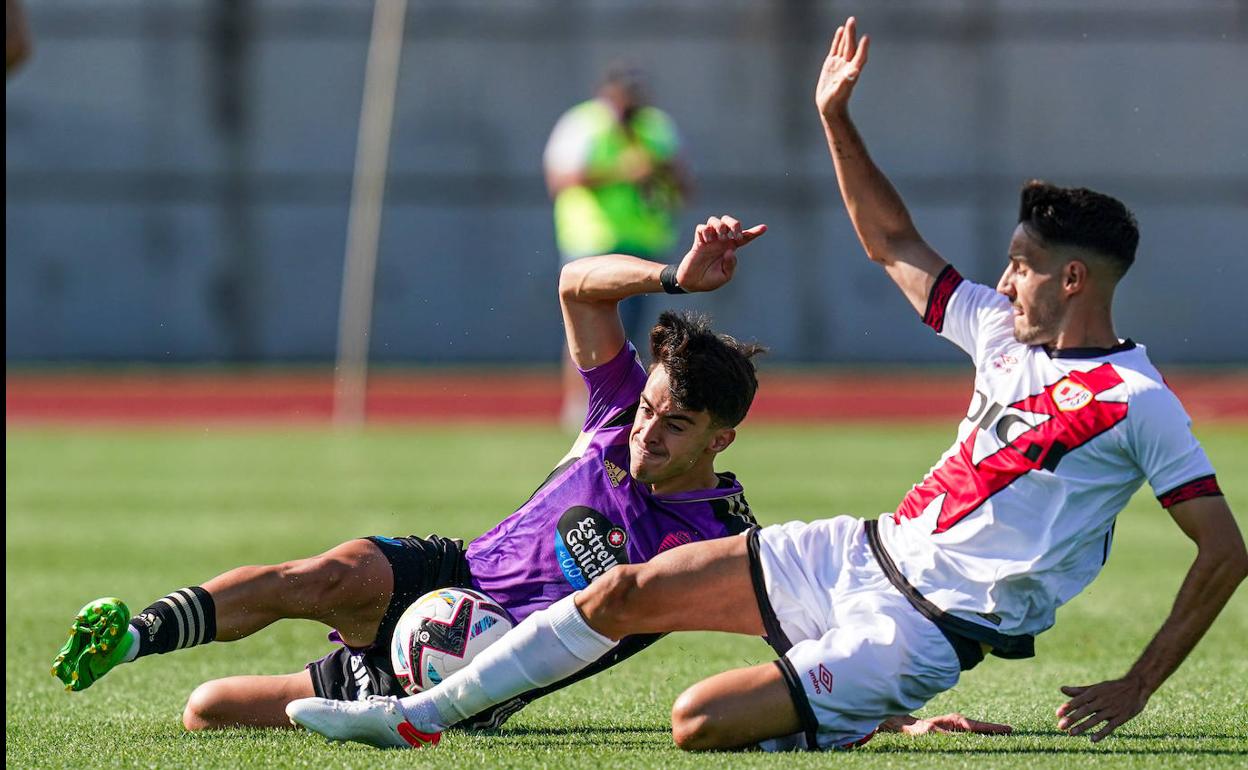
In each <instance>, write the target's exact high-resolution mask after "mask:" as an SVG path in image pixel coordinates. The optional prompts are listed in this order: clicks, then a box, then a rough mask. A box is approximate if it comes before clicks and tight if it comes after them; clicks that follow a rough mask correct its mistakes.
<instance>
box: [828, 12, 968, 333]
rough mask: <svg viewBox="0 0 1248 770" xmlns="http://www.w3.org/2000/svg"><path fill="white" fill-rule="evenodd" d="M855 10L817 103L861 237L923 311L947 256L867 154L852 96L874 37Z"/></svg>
mask: <svg viewBox="0 0 1248 770" xmlns="http://www.w3.org/2000/svg"><path fill="white" fill-rule="evenodd" d="M856 24H857V22H856V21H855V20H854V18H853V17H852V16H851V17H850V18H849V20H848V21H847V22H845V26H843V27H838V28H837V30H836V35H835V36H834V37H833V38H832V49H831V50H830V51H829V52H828V57H827V59H825V60H824V62H823V69H822V70H821V71H820V73H819V84H818V85H817V86H816V87H815V104H816V106H818V108H819V115H820V116H821V117H822V118H823V131H824V134H825V135H826V136H827V140H828V150H829V151H830V152H831V153H832V162H833V163H834V164H835V165H836V179H837V182H839V183H840V186H841V196H842V197H843V198H844V199H845V208H846V209H847V210H848V211H849V218H850V221H852V222H853V223H854V230H855V231H857V233H858V240H860V241H862V246H863V248H864V249H866V251H867V256H868V257H869V258H870V259H871V261H872V262H876V263H878V264H880V265H882V266H883V267H884V270H885V272H887V273H888V277H889V278H892V279H893V282H894V283H896V284H897V286H898V288H900V289H901V292H902V294H904V295H905V296H906V299H908V300H909V301H910V304H911V305H912V306H913V307H914V309H915V310H916V311H918V313H919V315H922V314H923V312H924V310H925V309H926V308H927V295H928V293H929V292H930V291H931V288H932V284H934V283H935V281H936V277H937V276H938V275H940V271H941V270H943V269H944V267H945V264H946V262H945V260H943V259H941V257H940V255H939V254H937V253H936V252H935V251H933V250H932V248H931V247H930V246H928V245H927V243H926V242H925V241H924V240H923V238H922V236H920V235H919V231H918V230H916V229H915V227H914V222H913V221H911V219H910V212H908V211H907V210H906V204H905V203H903V202H902V200H901V196H900V195H898V194H897V191H896V190H895V189H893V185H892V184H891V183H890V182H889V181H888V178H887V177H885V176H884V174H883V172H881V171H880V169H879V168H878V167H877V166H876V165H875V163H874V162H873V161H872V160H871V156H870V155H868V154H867V148H866V145H864V144H863V142H862V137H861V136H859V135H858V129H857V128H856V127H855V126H854V123H853V121H852V120H850V117H849V97H850V95H851V94H852V93H853V90H854V86H855V85H856V84H857V82H858V77H859V75H861V74H862V68H863V67H864V66H865V65H866V63H867V49H868V48H869V47H870V44H871V39H870V38H869V37H867V36H865V35H864V36H863V38H862V41H861V42H859V41H858V39H857V26H856Z"/></svg>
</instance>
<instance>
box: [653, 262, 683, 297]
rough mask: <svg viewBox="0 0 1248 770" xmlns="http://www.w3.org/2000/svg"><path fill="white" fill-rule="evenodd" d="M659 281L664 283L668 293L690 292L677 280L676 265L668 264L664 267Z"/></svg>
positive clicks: (664, 288)
mask: <svg viewBox="0 0 1248 770" xmlns="http://www.w3.org/2000/svg"><path fill="white" fill-rule="evenodd" d="M659 283H661V284H663V291H665V292H666V293H668V294H688V293H689V292H687V291H685V290H684V289H682V288H681V287H680V284H679V283H677V282H676V266H675V265H668V266H667V267H665V268H663V272H661V273H659Z"/></svg>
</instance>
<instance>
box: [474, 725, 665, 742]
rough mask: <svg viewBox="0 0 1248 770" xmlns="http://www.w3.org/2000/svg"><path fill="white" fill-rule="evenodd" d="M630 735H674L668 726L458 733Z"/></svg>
mask: <svg viewBox="0 0 1248 770" xmlns="http://www.w3.org/2000/svg"><path fill="white" fill-rule="evenodd" d="M629 733H637V734H640V735H664V736H668V735H671V734H672V728H670V727H666V726H651V727H625V726H623V725H616V726H612V725H605V726H594V727H585V726H568V727H520V726H517V727H506V728H503V729H502V730H478V731H476V732H472V733H469V732H456V733H453V734H457V735H488V736H490V737H494V738H515V737H526V738H527V737H537V738H550V737H554V736H571V737H574V738H585V739H587V740H592V739H593V737H594V736H595V735H627V734H629Z"/></svg>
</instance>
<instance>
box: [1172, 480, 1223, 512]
mask: <svg viewBox="0 0 1248 770" xmlns="http://www.w3.org/2000/svg"><path fill="white" fill-rule="evenodd" d="M1221 496H1222V488H1221V487H1219V486H1218V478H1217V476H1215V475H1213V474H1212V473H1210V474H1209V475H1208V476H1201V477H1200V478H1198V479H1192V480H1191V481H1189V482H1187V483H1186V484H1180V485H1179V486H1177V487H1175V488H1174V489H1172V490H1170V491H1169V492H1167V493H1165V494H1164V495H1157V502H1159V503H1161V507H1162V508H1169V507H1170V506H1172V505H1178V504H1179V503H1185V502H1187V501H1188V500H1195V499H1196V498H1198V497H1221Z"/></svg>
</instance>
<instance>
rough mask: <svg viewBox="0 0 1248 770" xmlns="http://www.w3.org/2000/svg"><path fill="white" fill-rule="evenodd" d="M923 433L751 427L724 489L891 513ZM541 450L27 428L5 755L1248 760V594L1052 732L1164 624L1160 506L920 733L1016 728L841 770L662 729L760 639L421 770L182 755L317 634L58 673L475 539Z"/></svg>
mask: <svg viewBox="0 0 1248 770" xmlns="http://www.w3.org/2000/svg"><path fill="white" fill-rule="evenodd" d="M951 429H952V426H938V427H935V428H927V427H917V428H899V427H861V426H858V427H846V426H840V427H819V428H791V429H786V428H772V427H751V426H748V425H747V426H746V427H745V428H744V429H743V431H742V436H741V441H739V443H738V445H737V446H735V447H734V448H733V449H732V450H730V452H729V454H728V456H727V457H726V458H725V462H723V463H722V466H723V467H724V468H730V469H733V470H736V471H737V472H738V473H739V474H740V475H741V477H742V479H743V480H744V482H745V484H746V489H747V495H748V497H749V499H750V501H751V503H752V504H753V507H754V509H755V511H756V513H757V514H758V515H759V518H760V520H761V521H763V522H764V523H774V522H779V521H785V520H789V519H811V518H817V517H826V516H830V515H835V514H841V513H852V514H857V515H874V514H875V513H878V512H879V511H884V510H891V509H892V508H893V507H894V505H895V504H896V501H897V500H898V499H899V498H900V496H901V495H902V494H903V493H904V491H905V490H906V489H907V488H908V486H909V485H910V484H911V483H913V482H914V481H915V480H917V479H918V478H919V476H920V475H921V474H922V472H923V471H924V470H926V468H927V467H928V465H929V464H930V463H931V462H932V461H933V460H934V459H935V458H936V457H937V456H938V454H939V453H940V451H942V450H943V449H944V448H945V446H946V444H947V442H948V441H949V440H950V439H951V438H952V433H951V432H950V431H951ZM1201 438H1202V440H1203V441H1204V443H1205V446H1206V448H1207V450H1208V451H1209V454H1210V455H1211V456H1212V458H1213V460H1214V463H1215V465H1216V466H1217V467H1218V470H1219V478H1220V480H1221V483H1222V485H1223V487H1224V489H1225V490H1226V491H1227V493H1228V495H1229V498H1230V502H1231V505H1232V508H1234V509H1235V510H1237V512H1238V514H1239V516H1240V522H1241V527H1244V521H1245V519H1244V514H1245V513H1248V428H1243V427H1240V428H1224V429H1216V430H1215V429H1210V428H1207V427H1206V428H1205V429H1203V430H1202V431H1201ZM566 443H567V442H566V440H565V439H564V438H562V437H561V436H560V435H559V434H557V433H555V432H553V431H546V430H532V429H523V428H516V429H509V430H506V431H502V432H485V431H483V430H481V429H473V428H463V429H461V428H454V429H452V428H446V429H422V430H390V429H386V430H380V429H379V430H372V431H369V432H366V433H363V434H360V435H354V436H352V435H336V434H334V433H332V432H328V431H320V430H314V429H307V430H302V431H283V432H277V431H265V430H258V429H257V430H234V431H229V430H222V429H215V428H214V429H209V430H149V431H140V430H125V431H122V430H118V431H105V430H95V431H89V432H74V431H70V430H34V429H24V428H16V429H11V430H9V431H8V433H7V438H6V450H7V451H6V460H5V464H6V474H7V475H6V478H7V483H6V492H5V498H6V506H7V513H6V517H5V533H6V546H5V548H6V550H5V556H6V559H5V579H6V581H5V597H6V608H5V619H6V634H5V639H6V642H7V648H8V657H7V659H6V667H5V680H6V685H7V689H6V694H5V722H6V734H7V745H6V749H5V754H6V759H7V760H8V762H10V763H13V765H14V766H16V767H31V766H65V765H74V766H144V767H171V766H186V765H195V766H214V767H238V766H244V765H255V766H259V765H276V766H332V767H369V768H372V767H386V766H393V767H410V766H413V765H416V764H418V765H419V766H421V767H456V768H459V767H463V766H465V765H472V766H504V767H552V768H561V769H562V768H574V767H593V768H597V767H629V768H632V767H662V768H665V769H667V768H679V767H695V766H696V767H700V768H701V767H719V766H725V767H743V766H767V767H785V768H789V767H813V766H820V767H824V766H828V765H829V764H831V763H836V764H838V765H841V764H843V765H846V766H870V767H907V768H910V767H914V766H916V764H917V765H918V766H922V767H934V766H939V767H960V766H973V767H977V768H982V767H985V766H989V767H996V766H1002V765H1010V766H1026V767H1033V766H1037V767H1058V766H1061V767H1085V766H1095V767H1121V766H1128V767H1136V766H1147V767H1158V766H1162V767H1206V766H1211V765H1224V766H1231V765H1235V766H1241V767H1243V766H1245V765H1248V705H1246V703H1248V696H1246V695H1245V693H1246V692H1248V653H1245V646H1244V639H1246V638H1248V596H1246V595H1245V592H1243V591H1241V592H1240V594H1239V595H1238V596H1236V597H1235V599H1233V600H1232V604H1231V606H1230V607H1229V608H1228V609H1227V611H1226V612H1225V613H1224V614H1223V616H1222V618H1221V619H1220V620H1219V621H1218V623H1217V624H1216V625H1215V626H1214V628H1213V629H1212V630H1211V631H1210V633H1209V635H1208V636H1207V637H1206V639H1205V640H1204V641H1203V642H1202V644H1201V646H1200V647H1199V648H1198V649H1197V650H1196V652H1195V653H1194V654H1193V655H1192V657H1191V658H1190V659H1189V660H1188V661H1187V662H1186V664H1185V665H1184V666H1183V668H1182V669H1180V671H1179V672H1178V673H1177V674H1176V675H1175V676H1174V677H1172V678H1171V680H1170V681H1169V682H1168V683H1167V684H1166V686H1165V687H1164V688H1163V689H1162V690H1161V691H1160V692H1158V693H1157V695H1155V696H1154V698H1153V700H1152V702H1151V703H1150V705H1149V708H1148V709H1147V710H1146V711H1145V712H1144V713H1143V714H1142V715H1140V716H1139V717H1138V718H1137V719H1136V720H1135V721H1133V722H1131V723H1130V724H1128V725H1126V726H1125V727H1123V728H1121V729H1120V730H1119V732H1118V733H1117V735H1116V736H1115V737H1114V738H1112V739H1110V740H1108V741H1105V742H1103V743H1101V744H1098V745H1092V744H1090V743H1089V742H1088V741H1087V740H1086V739H1084V738H1071V737H1068V736H1064V735H1062V734H1060V733H1058V732H1057V731H1056V728H1055V725H1054V717H1053V710H1054V709H1055V708H1056V707H1057V706H1058V705H1059V704H1060V703H1061V702H1062V700H1063V698H1062V696H1061V695H1060V693H1059V692H1058V690H1057V688H1058V686H1059V685H1062V684H1072V683H1074V684H1078V683H1088V682H1094V681H1099V680H1102V679H1106V678H1111V677H1114V676H1118V675H1120V674H1121V673H1122V672H1123V671H1124V670H1125V669H1126V667H1127V666H1128V665H1129V664H1130V662H1131V661H1132V660H1133V659H1134V657H1135V656H1136V655H1137V654H1138V652H1139V651H1140V650H1141V649H1142V648H1143V646H1144V645H1145V644H1146V643H1147V641H1148V639H1149V638H1150V636H1151V635H1152V633H1153V632H1154V631H1155V630H1156V629H1157V627H1158V625H1159V624H1160V623H1161V621H1162V620H1163V618H1164V617H1165V615H1166V613H1167V611H1168V609H1169V606H1170V603H1171V601H1172V599H1173V597H1174V594H1175V591H1176V590H1177V588H1178V585H1179V582H1180V580H1181V579H1182V576H1183V574H1184V571H1185V570H1186V568H1187V565H1188V563H1189V562H1190V559H1191V557H1192V555H1193V554H1194V548H1193V547H1192V545H1191V544H1190V542H1188V541H1187V539H1186V538H1184V537H1183V535H1182V534H1181V533H1180V532H1179V530H1178V529H1177V528H1176V527H1175V526H1174V525H1173V524H1172V523H1171V522H1170V520H1169V517H1168V516H1167V515H1166V513H1165V512H1164V511H1163V510H1161V509H1160V508H1159V507H1158V506H1157V504H1156V502H1155V501H1154V500H1153V499H1152V498H1151V496H1150V495H1149V494H1148V490H1147V487H1146V488H1145V490H1143V491H1142V492H1141V494H1140V495H1139V496H1137V497H1136V498H1135V499H1134V500H1133V501H1132V503H1131V505H1130V506H1129V507H1128V509H1127V510H1126V511H1125V512H1124V513H1123V514H1122V516H1121V518H1120V521H1119V526H1118V530H1117V540H1116V543H1115V551H1114V554H1113V556H1112V558H1111V559H1110V562H1109V565H1108V566H1107V568H1106V569H1105V571H1104V573H1103V574H1102V575H1101V577H1100V578H1099V579H1098V580H1097V581H1096V582H1095V583H1094V584H1093V585H1092V587H1091V588H1090V589H1089V590H1088V591H1086V592H1085V593H1084V594H1083V595H1081V596H1080V597H1078V599H1076V600H1075V601H1073V602H1072V603H1071V604H1069V605H1068V606H1067V607H1065V608H1063V609H1062V610H1061V611H1060V613H1059V615H1058V624H1057V627H1056V628H1055V629H1054V630H1052V631H1050V632H1049V633H1047V634H1045V635H1044V636H1042V637H1041V638H1040V640H1039V643H1038V656H1037V657H1036V658H1035V659H1034V660H1030V661H1017V662H1015V661H1001V660H997V659H989V660H988V661H987V662H985V663H984V664H982V665H981V666H980V667H979V668H977V669H976V670H975V671H972V672H970V673H968V674H967V675H966V676H965V677H964V678H963V680H962V682H961V683H960V684H959V685H958V687H957V688H955V689H954V690H952V691H950V692H948V693H946V694H944V695H943V696H941V697H940V698H939V699H937V700H936V701H934V702H933V703H932V704H930V705H929V706H928V709H927V710H926V712H925V713H941V712H944V711H950V710H961V711H964V712H966V713H968V714H971V715H976V716H981V717H986V718H991V719H996V720H999V721H1006V722H1010V723H1012V724H1013V725H1014V726H1015V728H1016V730H1017V731H1018V732H1017V733H1016V734H1015V735H1014V736H1012V737H1008V738H988V737H983V738H979V737H972V736H932V737H927V738H921V739H910V738H904V737H900V736H880V737H878V738H876V739H875V740H874V741H872V742H871V743H870V744H868V745H867V746H866V747H864V748H863V749H861V750H859V751H857V752H853V753H849V754H842V755H837V756H835V757H832V756H826V755H814V754H812V755H801V756H791V755H790V756H769V755H762V754H747V755H733V754H716V755H710V756H707V755H688V754H682V753H680V752H679V751H677V750H676V749H675V748H674V747H673V746H672V744H671V740H670V737H669V733H668V713H669V708H670V705H671V703H672V701H673V700H674V699H675V697H676V696H677V695H678V694H679V692H680V691H681V690H682V689H683V688H685V687H686V686H688V685H689V684H691V683H693V682H695V681H697V680H698V679H699V678H701V677H704V676H708V675H710V674H713V673H715V672H717V671H720V670H722V669H724V668H728V667H734V666H740V665H744V664H749V663H755V662H759V661H763V660H768V659H770V658H771V653H770V650H769V649H768V648H767V647H766V646H765V645H764V644H763V643H762V642H761V641H759V640H756V639H750V638H737V637H728V636H723V635H702V634H698V635H694V634H690V635H683V636H679V637H672V638H669V639H667V640H665V641H664V642H662V643H660V644H659V645H656V646H655V647H654V648H652V649H651V650H648V651H647V652H645V653H643V654H642V655H640V656H638V657H637V658H635V659H633V660H632V661H629V662H628V663H627V664H625V665H623V666H620V667H617V668H616V669H614V670H612V671H610V672H608V673H607V674H605V675H603V676H600V677H598V678H596V679H593V680H591V681H588V682H585V683H582V684H580V685H578V686H575V687H573V688H570V689H568V690H565V691H563V692H561V693H558V694H556V695H554V696H552V697H550V698H547V699H545V700H543V701H540V702H538V703H537V704H535V705H534V706H532V707H530V708H529V709H528V710H526V711H525V712H523V713H522V714H520V715H519V716H517V717H515V718H514V719H513V720H512V721H511V722H510V723H509V724H508V725H507V727H506V729H504V730H503V731H502V732H500V733H498V734H494V735H463V734H455V735H451V736H449V737H447V738H446V740H445V741H444V743H443V745H442V746H441V747H440V748H439V749H438V750H435V751H427V752H423V753H422V754H421V755H419V757H418V758H417V757H413V756H412V755H407V754H399V753H384V752H378V751H374V750H371V749H367V748H365V747H359V746H331V745H327V744H326V743H324V742H323V741H321V740H320V739H319V738H317V737H316V736H313V735H310V734H307V733H302V732H291V731H251V730H231V731H225V732H221V733H216V734H188V733H186V732H184V731H183V730H182V728H181V726H180V722H179V714H180V713H181V709H182V706H183V704H184V703H185V699H186V696H187V695H188V694H189V693H190V691H191V690H192V689H193V688H194V687H195V686H196V685H197V684H198V683H200V682H202V681H204V680H207V679H210V678H216V677H221V676H227V675H230V674H238V673H286V672H290V671H295V670H299V669H300V668H301V667H302V666H303V664H304V663H305V662H306V661H308V660H310V659H312V658H313V657H317V656H319V655H321V654H323V653H324V652H325V651H326V650H327V649H328V645H327V643H326V642H325V640H324V634H325V629H323V628H321V627H320V626H317V625H315V624H312V623H307V622H298V621H287V622H283V623H279V624H277V625H275V626H273V627H271V628H269V629H267V630H265V631H264V632H262V633H260V634H258V635H256V636H254V637H252V638H250V639H247V640H244V641H242V642H236V643H232V644H219V645H209V646H207V647H202V648H198V649H195V650H190V651H185V652H181V653H175V654H173V655H169V656H162V657H158V658H152V659H146V660H144V661H143V662H141V663H139V664H137V665H133V666H125V667H123V668H121V669H119V670H117V671H116V672H114V673H112V674H110V675H109V677H108V678H107V680H106V681H104V682H101V683H100V684H97V685H96V686H95V687H93V688H91V689H90V690H88V691H86V692H83V693H75V694H67V693H65V692H63V691H62V690H61V689H60V688H59V686H58V684H57V682H56V681H55V680H54V679H53V678H52V677H50V676H49V675H48V670H49V666H50V662H51V660H52V657H53V655H54V654H55V652H56V650H57V648H58V647H59V646H60V644H61V643H62V641H63V640H64V634H65V631H66V628H67V627H68V625H69V621H70V618H71V617H72V616H73V613H74V612H75V611H76V610H77V609H78V607H79V606H80V605H81V604H83V603H84V602H85V601H87V600H88V599H92V598H94V597H96V596H98V595H104V594H116V595H119V596H122V597H124V598H126V599H127V600H129V601H131V603H132V606H135V605H137V606H138V607H142V606H145V605H146V604H147V603H148V602H150V601H151V600H152V599H154V598H155V597H157V596H159V595H162V594H164V593H166V592H168V591H170V590H172V589H175V588H179V587H182V586H185V585H193V584H197V583H201V582H203V581H204V580H206V579H207V578H208V577H211V576H212V575H214V574H217V573H219V572H222V571H224V570H226V569H228V568H230V567H233V566H237V565H239V564H244V563H265V562H274V561H282V560H285V559H289V558H293V557H298V556H304V555H309V554H312V553H316V552H318V551H320V550H323V549H325V548H328V547H330V546H333V545H335V544H337V543H339V542H341V541H343V540H346V539H348V538H351V537H355V536H358V535H361V534H372V533H384V534H407V533H413V532H414V533H417V534H425V533H428V532H431V531H435V532H438V533H440V534H444V535H453V536H463V537H471V536H472V535H474V534H477V533H479V532H481V531H483V530H484V529H485V528H486V527H488V526H490V525H491V524H492V523H494V522H495V521H496V520H497V519H498V518H499V517H500V516H501V515H502V514H504V513H506V512H508V511H511V510H512V509H513V508H514V507H515V506H516V505H517V504H518V503H520V502H521V501H522V500H523V499H524V498H525V496H527V494H528V493H529V492H530V491H531V490H532V488H533V487H534V486H535V485H536V484H537V482H538V481H539V480H540V479H541V478H542V477H543V476H544V475H545V473H546V471H547V470H548V467H549V466H550V465H551V464H552V463H553V462H554V461H555V460H556V459H557V458H558V457H559V456H560V455H561V454H562V452H563V450H564V449H565V448H566Z"/></svg>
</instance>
